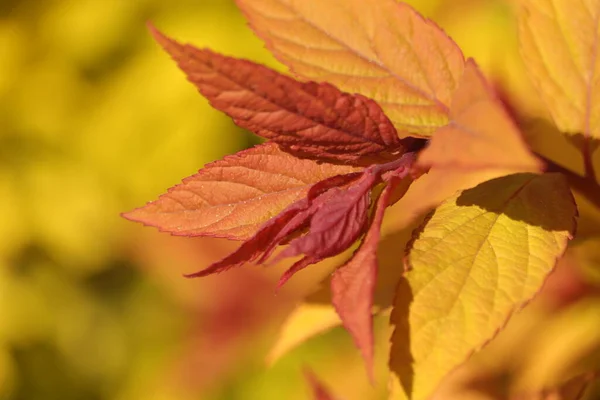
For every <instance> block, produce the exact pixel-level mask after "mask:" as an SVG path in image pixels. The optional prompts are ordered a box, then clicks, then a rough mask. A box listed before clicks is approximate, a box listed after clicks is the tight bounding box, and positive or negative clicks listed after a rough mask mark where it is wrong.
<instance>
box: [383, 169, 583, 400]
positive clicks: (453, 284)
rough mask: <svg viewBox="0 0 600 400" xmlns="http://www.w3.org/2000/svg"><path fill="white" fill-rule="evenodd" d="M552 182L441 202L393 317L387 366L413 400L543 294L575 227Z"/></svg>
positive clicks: (506, 181)
mask: <svg viewBox="0 0 600 400" xmlns="http://www.w3.org/2000/svg"><path fill="white" fill-rule="evenodd" d="M575 215H576V206H575V203H574V201H573V198H572V196H571V194H570V191H569V187H568V185H567V182H566V180H565V179H564V177H562V175H559V174H546V175H542V176H539V175H535V174H515V175H509V176H506V177H502V178H498V179H494V180H491V181H488V182H485V183H483V184H480V185H479V186H477V187H475V188H473V189H469V190H466V191H463V192H461V193H459V194H457V195H455V196H454V197H451V198H449V199H448V200H446V201H445V202H444V203H443V204H442V205H441V206H440V207H438V208H437V209H436V210H435V212H434V213H432V214H431V215H430V216H429V218H428V219H427V220H426V222H425V223H424V225H423V226H422V228H421V230H420V232H419V233H418V234H417V236H416V238H415V240H414V242H413V244H412V247H411V248H410V251H409V254H408V257H407V261H408V265H409V267H410V268H411V270H410V271H409V272H408V273H407V275H406V280H403V281H401V282H400V285H399V288H398V292H397V297H396V301H395V305H394V311H393V313H392V323H393V324H394V325H395V326H396V329H395V332H394V335H393V336H392V351H391V360H390V367H391V369H392V371H394V373H395V374H396V375H397V377H398V378H399V382H400V384H401V386H402V389H403V390H404V392H405V393H406V394H407V395H408V396H409V398H410V399H415V400H420V399H424V398H427V396H429V395H430V394H431V393H432V392H433V390H434V388H435V387H436V386H437V384H438V383H439V382H440V380H441V379H442V378H443V377H444V375H446V374H447V373H448V372H449V371H451V370H452V369H453V368H454V367H456V366H457V365H459V364H460V363H461V362H463V361H464V360H465V359H466V358H467V357H468V356H469V354H471V353H472V352H474V351H477V350H478V349H480V348H481V346H483V345H484V343H485V342H486V341H487V340H489V339H490V338H491V337H492V336H493V335H494V333H495V332H496V331H497V330H498V329H500V328H501V327H502V326H503V324H504V323H505V321H506V319H507V318H508V317H509V316H510V314H511V312H512V311H513V310H515V309H518V308H519V307H521V306H522V305H523V304H524V303H525V302H527V301H528V300H529V299H530V298H531V297H532V296H533V295H534V294H535V293H536V292H537V291H538V290H539V288H540V286H541V285H542V283H543V282H544V280H545V278H546V276H547V275H548V273H550V272H551V271H552V269H553V268H554V266H555V264H556V259H557V257H559V256H560V255H561V254H562V253H563V251H564V250H565V248H566V245H567V241H568V239H569V238H570V237H571V234H572V232H573V231H574V229H575Z"/></svg>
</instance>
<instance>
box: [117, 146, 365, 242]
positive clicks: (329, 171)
mask: <svg viewBox="0 0 600 400" xmlns="http://www.w3.org/2000/svg"><path fill="white" fill-rule="evenodd" d="M353 171H357V169H356V168H353V167H350V166H345V165H334V164H328V163H317V162H315V161H312V160H308V159H298V158H296V157H293V156H292V155H290V154H288V153H285V152H283V151H281V150H280V149H279V147H278V146H277V145H276V144H274V143H269V144H263V145H260V146H256V147H254V148H252V149H249V150H245V151H242V152H239V153H237V154H235V155H232V156H228V157H225V158H224V159H223V160H221V161H216V162H213V163H211V164H208V165H206V166H205V167H204V169H202V170H200V171H199V172H198V173H197V174H195V175H193V176H191V177H189V178H186V179H184V180H183V183H181V184H179V185H177V186H175V187H173V188H171V189H169V191H168V192H167V193H166V194H163V195H162V196H161V197H159V198H158V200H156V201H153V202H151V203H148V204H147V205H145V206H143V207H140V208H138V209H136V210H133V211H131V212H129V213H126V214H124V216H125V218H128V219H130V220H132V221H138V222H142V223H144V224H146V225H151V226H155V227H157V228H159V229H160V230H161V231H166V232H170V233H172V234H174V235H186V236H215V237H224V238H229V239H235V240H244V239H247V238H249V237H252V236H253V235H254V234H255V233H256V231H257V230H258V228H259V227H260V226H261V225H262V224H263V223H265V222H266V221H267V220H269V219H270V218H272V217H273V216H275V215H277V214H278V213H279V212H281V211H282V210H283V209H285V208H286V207H287V206H289V205H290V204H292V203H293V202H294V201H296V200H298V199H301V198H303V197H304V196H306V193H307V191H308V189H309V188H310V187H311V186H312V185H313V184H314V183H315V182H319V181H322V180H324V179H327V178H330V177H332V176H335V175H339V174H346V173H351V172H353Z"/></svg>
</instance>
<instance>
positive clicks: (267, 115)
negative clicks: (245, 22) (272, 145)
mask: <svg viewBox="0 0 600 400" xmlns="http://www.w3.org/2000/svg"><path fill="white" fill-rule="evenodd" d="M152 32H153V34H154V36H155V37H156V39H157V41H158V42H159V43H160V44H161V45H162V46H163V47H164V49H165V50H166V51H167V52H168V53H169V54H170V55H171V56H172V57H173V58H174V59H175V61H177V63H178V65H179V67H180V68H181V69H182V70H183V71H184V72H185V73H186V74H187V76H188V79H189V80H190V81H191V82H192V83H194V84H195V85H196V86H197V87H198V90H199V91H200V92H201V93H202V94H203V95H204V96H205V97H206V98H207V99H208V100H209V101H210V103H211V104H212V106H213V107H215V108H217V109H218V110H221V111H223V112H225V113H226V114H227V115H229V116H230V117H232V118H233V119H234V121H235V122H236V123H237V124H238V125H239V126H241V127H243V128H246V129H249V130H251V131H253V132H255V133H256V134H258V135H260V136H263V137H265V138H267V139H271V140H272V141H274V142H276V143H278V144H280V145H282V146H285V147H286V148H288V149H291V150H293V151H296V152H301V153H306V154H310V155H313V156H317V157H319V158H329V159H336V160H343V161H352V160H357V159H359V158H360V157H361V156H367V155H376V154H379V153H383V152H396V151H401V150H402V144H401V141H400V139H399V138H398V135H397V133H396V129H395V128H394V126H393V125H392V123H391V122H390V121H389V119H388V118H387V117H386V116H385V114H384V113H383V111H382V110H381V108H380V107H379V106H378V105H377V103H375V102H374V101H373V100H371V99H368V98H366V97H364V96H362V95H352V94H348V93H342V92H341V91H339V90H338V89H336V88H335V87H334V86H332V85H330V84H328V83H323V84H318V83H314V82H307V83H301V82H297V81H295V80H294V79H292V78H290V77H287V76H285V75H282V74H280V73H278V72H276V71H273V70H271V69H269V68H266V67H264V66H262V65H259V64H255V63H253V62H250V61H246V60H240V59H235V58H231V57H226V56H222V55H220V54H216V53H213V52H212V51H210V50H207V49H197V48H195V47H193V46H190V45H182V44H179V43H177V42H176V41H174V40H172V39H169V38H167V37H165V36H164V35H162V34H161V33H160V32H158V31H157V30H155V29H152Z"/></svg>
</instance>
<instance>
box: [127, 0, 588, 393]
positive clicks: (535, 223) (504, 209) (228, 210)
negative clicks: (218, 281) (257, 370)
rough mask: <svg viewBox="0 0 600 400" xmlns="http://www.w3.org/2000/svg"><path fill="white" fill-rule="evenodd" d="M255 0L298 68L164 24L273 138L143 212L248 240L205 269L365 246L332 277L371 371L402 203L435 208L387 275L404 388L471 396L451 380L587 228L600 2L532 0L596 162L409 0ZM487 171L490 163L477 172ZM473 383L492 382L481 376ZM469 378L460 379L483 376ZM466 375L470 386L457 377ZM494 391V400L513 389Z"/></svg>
mask: <svg viewBox="0 0 600 400" xmlns="http://www.w3.org/2000/svg"><path fill="white" fill-rule="evenodd" d="M237 3H238V5H239V7H240V8H241V9H242V11H243V12H244V13H245V15H246V17H247V19H248V20H249V21H250V24H251V27H252V28H253V29H254V31H255V32H256V34H257V35H258V36H259V37H261V38H262V39H263V40H264V41H265V43H266V44H267V47H268V48H269V49H270V50H271V51H272V52H273V54H275V56H276V57H277V58H278V59H279V60H280V61H281V62H282V63H284V64H286V65H287V66H288V67H289V68H290V70H291V71H292V72H293V74H294V76H295V78H292V77H289V76H286V75H282V74H280V73H278V72H275V71H273V70H270V69H268V68H265V67H263V66H261V65H258V64H255V63H252V62H250V61H245V60H239V59H235V58H231V57H226V56H223V55H219V54H216V53H214V52H212V51H210V50H207V49H198V48H195V47H193V46H191V45H184V44H180V43H178V42H176V41H174V40H172V39H170V38H168V37H166V36H164V35H163V34H161V33H160V32H158V31H157V30H156V29H155V28H152V27H151V31H152V33H153V35H154V37H155V38H156V40H157V41H158V42H159V43H160V44H161V45H162V47H163V48H164V49H165V50H166V51H167V52H168V53H169V54H170V55H171V56H172V58H173V59H174V60H175V61H176V62H177V63H178V65H179V67H180V68H181V69H182V70H183V71H184V72H185V73H186V75H187V77H188V79H189V80H190V81H191V82H192V83H193V84H194V85H195V86H196V87H197V88H198V89H199V91H200V93H201V94H202V95H204V96H205V97H206V98H207V99H208V100H209V101H210V103H211V104H212V105H213V107H215V108H217V109H218V110H221V111H223V112H225V113H226V114H227V115H229V116H230V117H231V118H233V120H234V121H235V122H236V123H237V124H238V125H239V126H241V127H244V128H247V129H249V130H251V131H252V132H254V133H256V134H257V135H259V136H261V137H263V138H265V139H267V142H266V143H264V144H262V145H259V146H256V147H254V148H251V149H248V150H245V151H242V152H240V153H237V154H235V155H233V156H229V157H226V158H225V159H223V160H221V161H217V162H214V163H212V164H209V165H207V166H205V167H204V168H203V169H202V170H200V171H199V172H198V173H197V174H196V175H193V176H191V177H189V178H187V179H185V180H184V181H183V183H182V184H180V185H178V186H175V187H174V188H172V189H170V190H169V191H168V193H166V194H164V195H162V196H161V197H160V198H159V199H158V200H156V201H154V202H151V203H149V204H147V205H146V206H144V207H141V208H139V209H136V210H134V211H132V212H129V213H127V214H125V216H126V217H127V218H129V219H131V220H134V221H139V222H143V223H145V224H147V225H152V226H156V227H158V228H159V229H161V230H163V231H166V232H170V233H172V234H175V235H185V236H212V237H221V238H227V239H230V240H239V241H242V244H241V246H240V247H239V248H238V250H236V251H234V252H233V253H231V254H230V255H229V256H227V257H225V258H224V259H222V260H220V261H217V262H215V263H214V264H212V265H210V266H209V267H208V268H206V269H204V270H201V271H199V272H196V273H193V274H190V275H189V276H190V277H201V276H206V275H209V274H213V273H218V272H222V271H225V270H228V269H230V268H234V267H238V266H241V265H243V264H246V263H256V264H264V263H267V262H269V261H268V260H269V259H270V258H271V256H272V255H273V253H274V252H275V251H276V248H277V247H278V246H280V245H287V247H285V248H284V249H283V250H282V251H280V252H279V253H278V254H277V255H275V257H274V261H272V262H277V261H279V260H281V259H283V258H288V257H297V256H301V257H300V259H299V260H297V261H296V262H295V263H293V265H292V266H291V267H290V268H289V269H288V270H287V271H286V272H285V273H284V274H283V276H282V277H281V280H280V285H281V284H283V283H285V282H286V281H287V280H288V279H289V278H290V277H291V276H292V275H293V274H295V273H296V272H298V271H300V270H301V269H303V268H306V267H308V266H309V265H312V264H315V263H318V262H320V261H323V260H325V259H328V258H330V257H333V256H336V255H338V254H341V253H342V252H344V251H345V250H347V249H350V248H351V247H352V246H353V245H354V244H355V243H356V242H359V244H358V247H357V249H356V250H355V251H354V254H353V255H352V256H351V257H350V258H349V259H348V261H346V262H345V263H343V264H342V265H340V266H337V267H336V268H335V269H334V271H333V273H332V276H331V280H330V290H331V301H332V303H333V305H334V307H335V310H336V311H337V314H338V315H339V318H340V319H341V321H342V323H343V325H344V326H345V327H346V329H347V330H348V331H349V332H350V334H351V335H352V337H353V338H354V341H355V343H356V345H357V346H358V348H359V349H360V350H361V352H362V355H363V357H364V359H365V361H366V364H367V369H368V371H369V372H370V371H371V370H372V362H373V340H374V339H373V327H372V315H373V312H374V311H375V309H374V298H375V296H376V294H377V281H378V280H377V274H378V257H377V251H378V246H379V244H380V237H381V236H382V224H383V220H384V212H385V210H386V209H387V208H388V207H390V206H392V205H394V204H395V207H394V208H399V212H401V213H404V214H405V215H407V216H409V217H408V218H405V219H404V220H403V222H402V223H401V224H400V225H402V226H400V227H398V229H400V230H402V229H410V227H411V223H413V222H414V221H415V220H418V216H419V215H420V213H422V212H424V211H426V210H427V209H428V208H430V207H432V208H434V209H433V210H432V211H431V212H430V213H429V214H428V215H427V217H426V218H424V219H422V221H420V222H419V226H418V228H417V229H416V230H415V231H414V233H413V235H412V239H411V240H410V241H409V242H408V243H407V244H406V246H405V249H402V248H397V253H396V257H395V260H392V261H396V268H397V269H400V270H403V271H404V273H403V277H402V279H400V280H399V281H394V282H388V283H387V284H388V285H390V284H393V285H396V290H395V299H394V302H393V303H394V304H393V305H392V306H393V308H392V312H391V323H392V325H393V327H394V331H393V334H392V337H391V351H390V361H389V367H390V370H391V371H392V372H393V374H392V384H391V387H392V397H393V398H409V399H425V398H430V397H431V396H434V397H435V396H446V397H440V398H450V397H451V396H458V397H456V398H464V397H461V396H463V395H464V393H463V394H460V393H459V394H456V393H457V390H458V389H456V386H452V384H450V385H448V384H446V385H445V386H444V384H442V386H439V384H440V382H442V381H443V380H444V378H445V377H452V376H454V375H456V374H457V371H460V369H458V370H457V369H456V368H457V367H458V366H460V365H461V364H463V363H464V361H465V360H466V359H467V358H469V356H470V355H472V354H473V353H476V352H477V351H479V350H480V349H482V348H483V347H484V345H486V343H488V342H490V340H491V339H492V338H494V337H495V336H496V335H497V333H498V331H499V330H501V328H503V327H504V326H505V325H506V324H507V321H508V320H509V319H510V318H511V316H512V315H513V314H514V313H515V310H520V309H522V308H523V307H524V306H525V305H526V304H527V303H528V302H529V301H530V300H531V299H532V298H533V296H534V295H535V294H536V293H538V292H539V291H540V288H541V287H542V286H543V284H544V282H545V281H546V278H547V277H548V275H549V274H550V273H551V272H552V271H553V269H554V268H555V266H556V264H557V262H558V260H559V259H560V258H561V257H562V255H563V253H564V252H565V250H566V249H567V244H568V241H569V240H570V239H572V237H573V235H574V234H575V226H576V216H577V205H576V203H575V201H574V198H573V195H572V193H571V187H570V185H575V184H577V185H578V187H579V188H583V189H584V192H585V195H587V196H588V197H589V198H592V199H593V198H594V191H595V188H596V187H597V182H596V178H595V174H594V160H593V151H594V146H593V143H592V141H593V139H594V138H595V137H596V136H598V135H600V126H599V125H600V115H599V114H598V109H599V108H598V107H597V106H596V105H597V104H598V101H597V100H596V96H598V94H597V93H596V87H597V79H598V78H597V75H598V74H597V71H598V70H599V69H600V61H597V60H596V51H597V50H596V46H597V41H598V37H599V35H600V33H599V28H598V26H599V25H598V16H600V2H597V1H596V2H594V1H590V2H581V3H577V4H575V5H572V6H571V5H567V2H564V1H559V0H539V1H533V0H527V1H522V2H521V3H522V4H520V5H519V13H520V15H519V18H520V22H521V25H520V27H521V32H520V37H521V42H522V49H523V54H524V61H525V63H526V66H527V68H528V70H529V72H530V73H531V76H532V82H533V83H534V85H535V87H536V88H537V89H538V91H539V94H540V96H541V97H542V99H543V100H544V101H545V102H546V104H547V107H548V111H549V113H550V115H551V117H552V119H553V121H554V123H555V124H556V127H557V128H558V129H559V130H561V131H562V132H564V135H575V134H579V135H580V136H581V137H582V138H583V140H582V143H583V144H582V146H581V149H582V155H583V156H582V158H583V160H584V166H585V168H584V169H585V176H577V175H576V174H575V173H573V172H571V171H568V170H566V169H565V168H561V167H559V166H558V165H557V164H555V163H554V162H552V160H549V159H547V158H544V157H542V156H539V155H537V154H535V153H534V152H533V151H532V150H531V148H530V147H529V145H528V144H527V142H526V141H525V140H524V138H523V135H522V127H521V126H520V124H519V121H517V120H516V119H515V118H514V117H513V116H511V114H510V113H508V112H507V110H506V108H505V105H504V104H503V102H502V101H501V100H500V99H499V97H498V96H497V95H496V93H495V91H494V90H493V88H492V87H491V85H489V84H488V82H487V81H486V79H485V78H484V76H483V74H482V73H481V72H480V70H479V68H478V66H477V64H476V63H475V61H473V60H472V59H467V60H465V58H464V56H463V54H462V52H461V50H460V49H459V48H458V46H457V45H456V44H455V43H454V42H453V41H452V40H451V39H450V38H449V37H448V36H447V35H445V33H444V32H443V31H442V30H441V29H440V28H439V27H437V26H436V25H435V24H434V23H432V22H431V21H429V20H427V19H425V18H423V17H422V16H420V15H419V14H418V13H417V12H416V11H415V10H413V9H412V8H411V7H410V6H408V5H406V4H402V3H397V2H396V1H394V0H378V1H376V2H360V1H348V0H331V1H328V2H327V3H324V4H326V9H325V10H324V9H323V7H324V6H323V5H322V4H321V3H319V4H321V5H318V2H315V1H300V0H298V1H295V0H263V1H260V2H254V1H250V0H238V2H237ZM588 3H589V4H588ZM566 15H572V16H574V17H573V18H571V19H569V18H566V17H565V16H566ZM332 16H333V17H332ZM481 171H486V174H485V176H486V178H485V179H481V180H479V181H476V182H473V180H472V179H471V174H473V173H474V172H481ZM556 171H561V172H562V173H559V172H556ZM492 177H493V178H494V179H489V178H492ZM423 181H426V182H427V184H426V185H423V184H421V182H423ZM477 183H479V184H478V185H476V184H477ZM449 189H452V190H451V192H455V193H454V194H453V195H448V194H446V192H447V191H448V190H449ZM440 197H441V198H440ZM415 198H416V199H417V200H415ZM409 200H410V201H409ZM401 245H402V246H404V243H401ZM397 246H398V245H397ZM379 261H380V262H381V261H382V260H379ZM388 261H389V260H388ZM528 308H529V307H528ZM591 309H592V310H594V311H591V312H588V313H587V314H586V318H588V317H589V318H591V319H592V320H593V316H594V315H597V314H594V313H595V312H596V311H598V306H597V305H595V306H593V307H591ZM586 312H587V311H586ZM588 314H589V315H591V316H588ZM514 319H515V318H513V320H514ZM530 319H531V320H533V319H535V318H530ZM511 322H512V321H511ZM523 329H525V328H523ZM528 332H529V331H528ZM538 333H540V332H538ZM525 336H527V335H525ZM531 336H534V334H533V333H531V335H529V336H527V337H531ZM596 339H597V338H596ZM497 341H499V338H496V339H494V340H492V341H491V343H492V344H495V343H496V342H497ZM508 342H510V341H508ZM594 343H595V344H596V345H597V344H598V341H596V342H594ZM520 345H524V344H523V343H521V344H520ZM497 346H500V345H497ZM592 347H593V346H592ZM494 348H495V347H494V346H493V345H489V346H486V347H485V350H484V351H482V352H481V354H484V353H485V352H486V351H487V352H488V353H491V354H494V353H493V349H494ZM513 350H514V348H513ZM496 351H497V353H496V354H501V353H503V352H506V351H507V350H506V347H503V348H502V350H496ZM473 358H475V357H473ZM483 363H484V364H485V362H483ZM519 368H520V364H519V366H518V367H517V366H514V365H512V364H510V365H508V363H507V364H502V365H501V366H496V367H494V368H492V367H490V368H489V371H504V372H505V371H514V370H517V369H519ZM476 370H479V371H482V370H485V368H478V369H477V368H475V369H473V371H476ZM453 371H454V372H453ZM489 371H488V372H489ZM451 372H452V373H451ZM504 372H503V373H504ZM577 372H578V373H579V374H578V375H575V376H569V378H578V377H580V376H585V380H584V381H583V382H584V383H585V384H587V383H588V382H589V380H590V379H588V378H589V374H588V372H589V370H585V371H579V370H578V371H577ZM584 372H585V373H584ZM458 375H459V376H460V374H458ZM489 375H490V376H492V375H493V376H501V374H499V375H498V374H497V375H494V374H493V373H492V372H489ZM502 376H503V375H502ZM463 381H464V382H468V383H469V385H470V384H471V383H473V385H471V386H473V387H476V386H477V385H476V384H477V383H480V381H482V379H481V376H477V377H476V378H473V379H471V380H468V379H467V380H464V379H463ZM565 381H566V380H561V379H554V378H553V379H550V380H545V379H541V380H540V381H539V382H536V384H538V385H537V386H535V387H533V386H532V387H527V391H526V393H533V395H535V396H540V393H542V392H543V393H546V392H545V391H546V390H547V389H548V388H555V387H556V388H558V387H560V386H561V385H562V384H563V383H564V382H565ZM459 382H462V381H460V380H459ZM464 382H463V383H464ZM576 383H578V384H579V383H581V382H579V381H577V382H576ZM469 385H468V384H465V385H463V386H460V385H459V386H460V388H463V389H464V388H467V389H468V390H475V389H473V387H471V386H469ZM438 386H439V387H438ZM489 386H491V385H488V387H489ZM448 387H451V388H453V389H451V390H454V392H452V393H453V394H448V392H443V391H444V390H450V389H447V388H448ZM436 388H437V389H438V392H437V394H434V392H435V391H436ZM467 389H465V390H467ZM513 389H514V393H517V394H518V395H520V396H521V395H523V393H522V392H519V390H521V389H523V387H522V386H518V385H517V386H515V388H511V389H507V390H508V391H507V392H506V393H509V394H506V395H505V397H507V396H509V395H511V396H512V394H513ZM439 390H442V393H446V394H444V395H440V394H439V393H440V392H439ZM460 390H462V389H460ZM460 390H458V392H460ZM580 392H581V390H580V391H578V392H577V393H578V395H579V393H580ZM486 395H487V394H485V393H484V394H481V396H480V397H477V398H498V397H493V396H494V395H489V396H491V397H489V396H488V397H485V396H486ZM323 396H324V395H323ZM505 397H500V398H505ZM531 398H540V397H531ZM541 398H544V397H541ZM565 398H576V397H565Z"/></svg>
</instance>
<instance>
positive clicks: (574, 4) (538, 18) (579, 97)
mask: <svg viewBox="0 0 600 400" xmlns="http://www.w3.org/2000/svg"><path fill="white" fill-rule="evenodd" d="M521 4H522V6H521V9H520V15H519V39H520V45H521V55H522V57H523V60H524V61H525V66H526V67H527V70H528V72H529V76H530V78H531V81H532V83H533V84H534V86H535V87H536V89H537V90H538V92H539V93H540V95H541V97H542V99H543V101H544V102H545V103H546V106H547V107H548V110H549V111H550V114H551V115H552V117H553V119H554V122H555V123H556V125H557V126H558V128H559V129H560V130H561V131H564V132H568V133H570V134H582V135H583V136H584V139H585V140H584V146H583V151H584V160H585V164H586V169H587V172H588V174H592V166H591V152H592V150H593V149H592V146H591V143H589V142H590V140H591V139H592V138H596V139H599V138H600V57H598V52H599V51H600V48H599V47H600V1H598V0H588V1H570V0H535V1H534V0H524V1H521Z"/></svg>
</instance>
